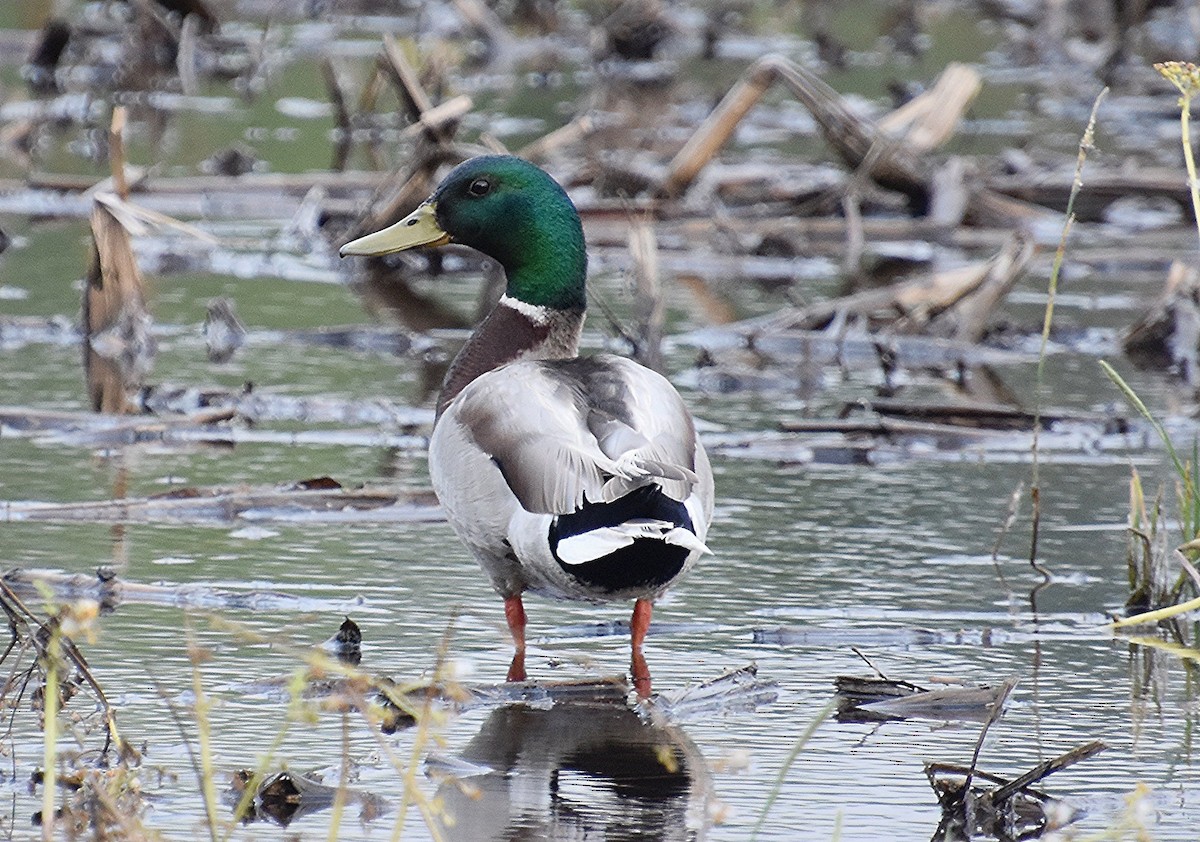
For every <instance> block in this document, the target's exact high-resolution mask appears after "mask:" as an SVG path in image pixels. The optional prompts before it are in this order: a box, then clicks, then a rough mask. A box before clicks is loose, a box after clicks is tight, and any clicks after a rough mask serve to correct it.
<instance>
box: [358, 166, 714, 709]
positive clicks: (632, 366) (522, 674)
mask: <svg viewBox="0 0 1200 842" xmlns="http://www.w3.org/2000/svg"><path fill="white" fill-rule="evenodd" d="M449 243H457V244H461V245H464V246H469V247H471V248H473V249H475V250H477V251H479V252H481V253H483V254H484V255H486V256H488V257H490V258H491V259H492V260H494V261H496V263H498V264H499V265H500V267H501V268H502V269H503V270H504V275H505V290H504V293H503V295H502V296H501V297H500V299H499V301H498V302H497V303H496V305H495V306H494V308H493V309H492V310H491V311H490V312H489V313H488V315H487V316H486V317H485V318H484V319H483V320H482V322H480V323H479V325H478V326H477V327H476V329H475V330H474V331H473V332H472V334H471V335H470V337H469V338H468V340H467V341H466V343H465V344H464V345H463V347H462V349H461V350H460V351H459V353H458V355H457V356H456V357H455V358H454V360H453V362H452V363H451V364H450V366H449V368H448V370H447V373H446V376H445V379H444V381H443V384H442V388H441V392H440V394H439V395H438V398H437V404H436V412H435V420H434V426H433V432H432V434H431V436H430V442H429V474H430V479H431V483H432V485H433V489H434V492H435V493H436V494H437V497H438V500H439V502H440V503H441V505H442V508H443V509H444V511H445V513H446V517H447V519H448V520H449V522H450V525H451V527H452V528H453V530H454V532H455V533H456V534H457V536H458V537H459V539H460V540H461V541H462V543H463V544H465V545H466V547H467V549H468V550H469V551H470V553H471V555H473V556H474V558H475V560H476V561H477V562H478V563H479V566H480V567H481V568H482V569H483V571H484V573H485V574H486V575H487V577H488V579H489V580H490V582H491V585H492V587H493V588H494V589H495V590H496V592H497V593H498V594H499V595H500V596H501V597H502V598H503V600H504V614H505V620H506V623H507V626H508V630H509V633H510V635H511V637H512V642H513V647H514V654H513V658H512V662H511V664H510V666H509V670H508V675H507V680H508V681H512V682H522V681H526V680H527V674H526V669H525V633H526V614H525V606H524V601H523V597H524V595H525V594H526V593H534V594H539V595H543V596H548V597H552V598H556V599H569V600H584V601H589V602H593V603H600V602H613V601H628V600H630V599H632V600H633V601H634V605H633V613H632V616H631V619H630V624H629V625H630V645H631V658H630V675H631V679H632V684H633V686H634V688H635V690H636V691H637V693H638V695H639V696H640V697H642V698H648V697H649V696H650V691H651V677H650V670H649V667H648V665H647V663H646V659H645V655H644V653H643V642H644V640H645V637H646V634H647V631H648V630H649V627H650V621H651V617H652V614H653V606H654V602H655V601H656V600H657V599H658V598H659V597H660V596H662V594H663V593H665V592H666V591H667V589H668V588H670V587H671V586H672V585H674V584H675V583H677V582H678V581H679V580H680V578H682V577H683V576H684V575H685V574H687V573H688V572H689V571H690V570H691V569H692V567H693V566H694V565H695V564H696V562H697V561H698V560H699V559H700V557H701V556H704V555H708V554H710V550H709V549H708V546H707V545H706V544H705V540H706V537H707V534H708V529H709V526H710V524H711V522H712V514H713V497H714V488H713V473H712V468H711V466H710V463H709V459H708V456H707V454H706V453H705V450H704V446H703V444H702V443H701V442H700V439H699V437H698V435H697V433H696V424H695V421H694V419H693V417H692V415H691V413H690V412H689V411H688V408H687V406H686V404H685V402H684V400H683V398H682V397H681V396H680V394H679V393H678V392H677V391H676V389H675V387H674V386H672V385H671V383H670V381H668V380H667V379H666V378H665V377H663V376H662V375H661V374H659V373H657V372H655V371H652V370H650V369H649V368H646V367H645V366H642V365H640V364H639V363H637V362H634V361H633V360H630V359H628V358H625V357H622V356H619V355H615V354H607V353H601V354H594V355H588V356H580V354H579V343H580V336H581V333H582V329H583V323H584V318H585V314H586V310H587V247H586V243H585V239H584V234H583V225H582V222H581V221H580V217H579V213H578V211H577V210H576V208H575V205H574V203H573V202H572V201H571V199H570V197H569V196H568V195H567V193H566V191H565V190H563V188H562V187H561V186H560V185H559V184H558V182H556V181H555V180H554V179H553V178H552V177H551V176H550V175H549V174H548V173H546V172H545V171H544V170H542V169H541V168H539V167H537V166H536V165H534V164H532V163H530V162H528V161H525V160H523V159H521V158H518V157H515V156H511V155H483V156H479V157H475V158H470V159H468V160H466V161H464V162H462V163H461V164H459V165H458V166H456V167H455V168H454V169H453V170H451V171H450V172H449V173H448V174H447V175H446V177H445V178H444V179H443V180H442V181H441V183H440V184H439V185H438V186H437V188H436V189H435V190H434V192H433V194H432V195H431V196H430V197H429V198H428V199H427V200H425V201H424V202H422V203H421V204H420V205H419V206H418V207H417V208H416V210H414V211H413V212H412V213H410V214H409V215H407V216H406V217H404V218H403V219H401V220H400V221H398V222H396V223H395V224H393V225H390V226H388V227H386V228H383V229H382V230H379V231H376V232H374V233H371V234H367V235H366V236H363V237H360V238H358V239H355V240H353V241H351V242H348V243H346V244H345V245H343V246H342V247H341V249H340V254H341V255H342V256H343V257H345V256H348V255H358V256H380V255H386V254H391V253H394V252H399V251H404V250H406V249H413V248H421V247H424V248H431V247H438V246H443V245H446V244H449Z"/></svg>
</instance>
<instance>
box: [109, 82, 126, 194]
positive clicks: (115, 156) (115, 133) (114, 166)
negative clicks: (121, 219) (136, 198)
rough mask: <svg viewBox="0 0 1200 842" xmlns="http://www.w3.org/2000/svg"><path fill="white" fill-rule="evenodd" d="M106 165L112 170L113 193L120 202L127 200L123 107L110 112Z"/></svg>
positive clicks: (118, 106) (114, 108)
mask: <svg viewBox="0 0 1200 842" xmlns="http://www.w3.org/2000/svg"><path fill="white" fill-rule="evenodd" d="M108 163H109V167H110V168H111V170H112V180H113V191H114V192H115V193H116V194H117V195H118V196H120V197H121V199H122V200H126V201H127V200H128V199H129V181H128V179H126V178H125V106H124V105H117V106H114V107H113V110H112V123H111V124H110V125H109V129H108Z"/></svg>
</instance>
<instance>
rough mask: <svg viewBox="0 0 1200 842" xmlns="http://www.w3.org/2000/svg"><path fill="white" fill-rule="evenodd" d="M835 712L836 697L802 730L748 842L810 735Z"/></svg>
mask: <svg viewBox="0 0 1200 842" xmlns="http://www.w3.org/2000/svg"><path fill="white" fill-rule="evenodd" d="M835 710H837V697H836V696H835V697H834V698H832V699H830V700H829V701H828V702H827V703H826V704H825V707H823V708H821V709H820V710H819V711H817V715H816V716H814V717H813V720H812V722H810V723H808V727H807V728H805V729H804V733H802V734H801V735H800V737H799V738H798V739H797V740H796V744H795V745H794V746H792V750H791V751H790V752H788V756H787V757H785V758H784V760H783V766H782V767H781V768H780V769H779V774H778V775H776V776H775V783H774V785H772V787H771V791H770V792H768V793H767V799H766V801H764V802H763V809H762V813H761V814H760V815H759V817H758V821H757V822H755V824H754V831H753V832H752V833H751V834H750V842H754V840H756V839H757V838H758V832H759V831H760V830H762V826H763V823H764V822H766V820H767V814H768V813H770V812H771V805H772V804H774V803H775V799H776V798H778V797H779V791H780V790H781V789H782V788H783V782H784V780H785V779H786V778H787V773H788V771H789V770H790V769H791V768H792V764H793V763H795V762H796V758H797V757H799V756H800V752H801V750H802V749H803V748H804V746H806V745H807V744H808V741H809V740H810V739H812V735H813V734H815V733H816V732H817V729H818V728H820V727H821V723H822V722H824V721H825V720H826V719H828V718H829V717H830V716H831V715H833V712H834V711H835Z"/></svg>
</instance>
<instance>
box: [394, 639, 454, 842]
mask: <svg viewBox="0 0 1200 842" xmlns="http://www.w3.org/2000/svg"><path fill="white" fill-rule="evenodd" d="M454 620H455V617H451V619H450V623H449V625H447V626H446V631H445V633H443V634H442V639H441V642H440V643H439V644H438V650H437V662H436V663H435V664H434V669H433V676H434V682H435V683H434V684H430V686H429V689H428V691H427V692H426V694H425V704H424V705H422V706H421V714H420V716H419V717H417V733H416V734H415V735H414V736H413V743H412V751H411V752H409V757H408V765H407V767H406V768H405V769H404V770H403V772H402V776H403V778H404V791H403V794H402V795H401V797H400V810H399V815H398V816H396V827H395V829H394V831H393V833H392V842H400V836H401V834H402V832H403V830H404V816H405V814H406V813H407V812H408V805H409V804H410V803H415V804H416V805H417V809H418V810H420V811H421V816H422V818H424V819H425V824H426V825H427V826H428V827H429V831H430V833H432V834H433V835H434V838H435V839H436V838H438V837H439V834H438V833H437V832H436V831H435V827H436V824H435V817H434V814H433V808H432V805H430V803H429V800H428V799H427V798H426V797H425V794H424V793H423V792H421V790H420V788H419V787H418V786H417V766H418V765H419V764H420V760H421V754H422V753H423V752H424V751H425V746H426V744H427V743H428V742H429V738H430V723H431V722H432V721H433V700H434V687H435V684H436V682H437V681H438V680H440V679H441V678H442V677H443V674H444V671H445V668H446V658H447V655H448V653H449V651H450V637H451V634H452V632H453V630H454ZM397 768H399V767H397ZM410 798H411V802H410Z"/></svg>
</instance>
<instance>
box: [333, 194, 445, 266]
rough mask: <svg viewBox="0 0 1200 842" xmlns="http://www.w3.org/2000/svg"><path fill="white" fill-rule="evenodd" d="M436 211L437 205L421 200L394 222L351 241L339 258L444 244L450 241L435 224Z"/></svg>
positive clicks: (343, 247) (340, 252) (342, 248)
mask: <svg viewBox="0 0 1200 842" xmlns="http://www.w3.org/2000/svg"><path fill="white" fill-rule="evenodd" d="M436 210H437V206H436V205H434V204H433V203H432V202H422V203H421V204H420V205H419V206H418V207H417V209H416V210H415V211H413V212H412V213H410V214H409V215H408V216H406V217H404V219H402V220H400V221H399V222H397V223H396V224H395V225H389V226H388V227H387V228H384V229H383V230H382V231H376V232H375V233H374V234H367V235H366V236H365V237H359V238H358V239H357V240H351V241H350V242H348V243H346V245H344V246H342V247H341V249H340V250H339V251H338V254H340V255H341V256H342V257H346V256H347V255H351V254H354V255H361V256H364V257H375V256H378V255H381V254H391V253H392V252H396V251H404V250H405V249H411V248H416V247H417V246H444V245H445V244H446V243H448V242H450V235H449V234H447V233H446V232H445V231H443V230H442V228H441V226H440V225H438V223H437V214H436V213H435V211H436Z"/></svg>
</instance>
